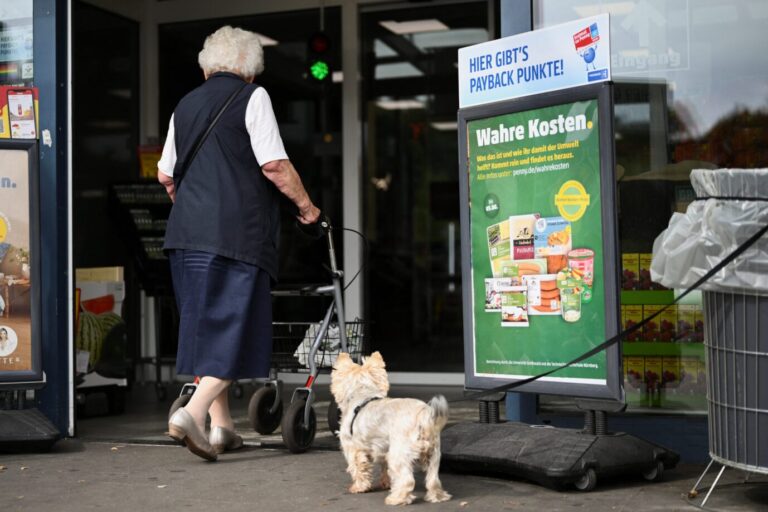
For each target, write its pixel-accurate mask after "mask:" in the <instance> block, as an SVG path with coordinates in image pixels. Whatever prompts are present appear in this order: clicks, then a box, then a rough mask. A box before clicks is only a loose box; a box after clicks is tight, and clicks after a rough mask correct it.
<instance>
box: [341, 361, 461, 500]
mask: <svg viewBox="0 0 768 512" xmlns="http://www.w3.org/2000/svg"><path fill="white" fill-rule="evenodd" d="M384 368H385V365H384V360H383V359H382V357H381V354H380V353H378V352H374V353H373V354H371V356H370V357H367V358H365V360H364V362H363V364H362V365H358V364H355V362H354V361H352V359H351V358H350V357H349V354H345V353H342V354H339V357H338V359H337V360H336V363H335V364H334V367H333V372H332V373H331V393H332V394H333V397H334V399H335V400H336V403H338V404H339V409H340V410H341V426H340V430H339V439H340V441H341V448H342V450H343V451H344V457H345V458H346V459H347V472H348V473H349V474H350V476H351V477H352V486H351V487H350V488H349V492H352V493H361V492H368V491H370V490H372V489H373V470H374V468H375V466H376V463H380V464H381V487H382V488H383V489H390V493H389V496H387V498H386V500H385V503H386V504H387V505H408V504H409V503H411V502H413V500H414V498H415V496H414V495H413V493H412V491H413V488H414V486H415V485H416V480H415V479H414V477H413V471H414V467H418V468H420V469H421V470H423V471H425V472H426V475H425V479H424V480H425V485H426V488H427V494H426V496H425V497H424V499H425V500H426V501H429V502H432V503H438V502H441V501H447V500H449V499H451V495H450V494H448V493H447V492H445V491H444V490H443V486H442V484H441V483H440V478H439V477H438V471H439V469H440V432H441V431H442V430H443V427H444V426H445V423H446V421H447V420H448V403H447V402H446V400H445V398H443V397H442V396H436V397H434V398H433V399H432V400H430V402H429V404H425V403H424V402H422V401H421V400H415V399H413V398H387V392H388V391H389V380H388V379H387V371H386V370H385V369H384Z"/></svg>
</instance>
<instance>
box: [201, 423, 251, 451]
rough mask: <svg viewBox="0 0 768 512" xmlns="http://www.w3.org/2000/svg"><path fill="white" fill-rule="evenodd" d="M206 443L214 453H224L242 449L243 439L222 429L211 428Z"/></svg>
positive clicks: (226, 429) (230, 431)
mask: <svg viewBox="0 0 768 512" xmlns="http://www.w3.org/2000/svg"><path fill="white" fill-rule="evenodd" d="M208 441H209V442H210V443H211V447H212V448H213V451H214V452H215V453H224V452H228V451H231V450H238V449H240V448H242V447H243V438H242V437H240V436H239V435H237V434H235V433H234V432H233V431H232V430H229V429H228V428H224V427H213V428H212V429H211V435H210V436H208Z"/></svg>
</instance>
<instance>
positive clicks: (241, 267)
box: [168, 249, 272, 380]
mask: <svg viewBox="0 0 768 512" xmlns="http://www.w3.org/2000/svg"><path fill="white" fill-rule="evenodd" d="M168 256H169V258H170V261H171V276H172V278H173V287H174V291H175V294H176V304H177V306H178V310H179V315H180V320H179V348H178V352H177V355H176V372H177V373H178V374H180V375H194V376H199V377H218V378H220V379H232V380H235V379H250V378H258V377H266V376H268V375H269V367H270V358H271V356H272V298H271V295H270V286H271V283H270V277H269V274H268V273H267V272H265V271H264V270H262V269H261V268H259V267H258V266H256V265H251V264H249V263H244V262H242V261H238V260H233V259H230V258H225V257H223V256H219V255H216V254H212V253H208V252H203V251H192V250H186V249H175V250H171V251H169V253H168Z"/></svg>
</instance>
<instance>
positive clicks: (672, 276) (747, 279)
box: [651, 169, 768, 295]
mask: <svg viewBox="0 0 768 512" xmlns="http://www.w3.org/2000/svg"><path fill="white" fill-rule="evenodd" d="M691 184H692V185H693V190H694V191H695V193H696V197H697V198H699V200H696V201H693V202H692V203H691V204H690V205H689V206H688V209H687V210H686V212H685V213H684V214H682V213H674V214H673V215H672V218H671V219H670V221H669V227H668V228H667V229H666V230H664V231H663V232H662V233H661V234H660V235H659V236H658V237H657V238H656V240H655V242H654V243H653V262H652V264H651V279H652V280H653V281H655V282H657V283H661V284H662V285H664V286H666V287H667V288H688V287H689V286H691V285H693V284H694V283H695V282H696V281H698V280H699V279H700V278H701V277H702V276H704V274H706V273H707V272H708V271H710V270H711V269H712V268H714V267H715V266H716V265H717V264H718V263H720V262H721V261H722V260H723V259H725V258H726V257H727V256H728V255H729V254H730V253H732V252H733V251H734V250H735V249H737V248H738V247H739V246H740V245H741V244H742V243H744V242H745V241H746V240H748V239H749V238H750V237H751V236H753V235H754V234H755V233H756V232H757V231H759V230H760V229H761V228H762V227H763V226H765V225H766V224H768V169H716V170H706V169H695V170H693V171H692V172H691ZM704 198H709V199H704ZM701 288H702V289H704V290H708V291H716V292H739V293H742V292H744V291H750V292H754V293H757V294H760V295H768V236H764V237H763V238H761V239H760V240H758V241H757V242H756V243H755V244H754V245H753V246H752V247H750V248H749V249H747V250H746V251H745V252H744V253H743V254H742V255H741V256H739V257H738V258H736V259H735V260H734V261H732V262H731V263H730V264H728V265H727V266H726V267H725V268H723V269H722V270H721V271H720V272H718V273H717V274H716V275H714V276H712V278H710V279H709V280H708V281H707V282H705V283H704V284H702V286H701Z"/></svg>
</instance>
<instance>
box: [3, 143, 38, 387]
mask: <svg viewBox="0 0 768 512" xmlns="http://www.w3.org/2000/svg"><path fill="white" fill-rule="evenodd" d="M36 147H37V145H36V143H34V142H32V143H24V144H23V145H20V143H14V142H2V143H0V162H2V166H0V382H7V381H14V380H34V379H35V377H39V376H40V371H39V370H40V354H39V343H38V340H37V339H36V336H37V334H38V332H37V331H38V329H37V326H38V321H37V315H38V310H37V308H38V304H39V301H38V300H35V297H36V295H37V283H36V281H35V280H36V277H37V272H36V268H37V266H36V265H37V261H35V260H36V258H37V257H38V253H37V250H36V249H37V236H38V230H37V213H36V207H37V191H36V187H37V177H36V167H37V166H36V161H35V159H36V152H35V151H34V150H33V149H31V148H36Z"/></svg>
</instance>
